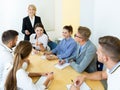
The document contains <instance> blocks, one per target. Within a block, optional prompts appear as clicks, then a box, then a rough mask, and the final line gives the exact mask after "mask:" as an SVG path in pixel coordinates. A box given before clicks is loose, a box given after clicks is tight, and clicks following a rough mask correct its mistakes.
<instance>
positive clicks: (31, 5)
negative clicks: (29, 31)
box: [28, 4, 37, 11]
mask: <svg viewBox="0 0 120 90" xmlns="http://www.w3.org/2000/svg"><path fill="white" fill-rule="evenodd" d="M30 7H32V8H33V9H34V10H35V11H36V10H37V9H36V6H35V5H33V4H30V5H29V6H28V9H29V8H30Z"/></svg>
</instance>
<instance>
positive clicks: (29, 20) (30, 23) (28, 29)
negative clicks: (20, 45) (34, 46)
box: [22, 4, 46, 41]
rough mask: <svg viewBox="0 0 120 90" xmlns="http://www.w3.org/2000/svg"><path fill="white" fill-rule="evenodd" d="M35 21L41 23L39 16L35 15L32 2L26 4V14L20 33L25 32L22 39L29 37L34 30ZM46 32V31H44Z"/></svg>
mask: <svg viewBox="0 0 120 90" xmlns="http://www.w3.org/2000/svg"><path fill="white" fill-rule="evenodd" d="M36 23H41V24H42V21H41V18H40V17H39V16H36V7H35V6H34V5H33V4H30V5H29V6H28V16H27V17H25V18H23V24H22V33H23V34H25V37H24V40H28V41H29V37H30V35H31V34H32V33H35V32H34V26H35V24H36ZM44 33H45V34H46V31H44Z"/></svg>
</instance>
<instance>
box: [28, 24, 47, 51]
mask: <svg viewBox="0 0 120 90" xmlns="http://www.w3.org/2000/svg"><path fill="white" fill-rule="evenodd" d="M43 32H44V27H43V25H42V24H40V23H37V24H36V25H35V34H32V35H31V36H30V42H31V43H32V46H33V48H34V52H36V51H39V50H40V51H45V50H46V48H47V43H48V36H47V35H46V34H44V33H43Z"/></svg>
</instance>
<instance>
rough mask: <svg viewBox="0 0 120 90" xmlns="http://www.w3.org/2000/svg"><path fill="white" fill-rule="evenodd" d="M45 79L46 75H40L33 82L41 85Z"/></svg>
mask: <svg viewBox="0 0 120 90" xmlns="http://www.w3.org/2000/svg"><path fill="white" fill-rule="evenodd" d="M46 79H47V77H46V76H41V77H40V78H39V79H38V81H37V82H36V83H35V84H36V85H42V84H43V83H44V82H45V80H46Z"/></svg>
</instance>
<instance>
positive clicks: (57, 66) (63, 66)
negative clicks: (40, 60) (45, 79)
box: [55, 63, 70, 69]
mask: <svg viewBox="0 0 120 90" xmlns="http://www.w3.org/2000/svg"><path fill="white" fill-rule="evenodd" d="M69 65H70V63H64V64H63V65H59V64H56V65H55V67H56V68H58V69H64V68H65V67H67V66H69Z"/></svg>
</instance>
